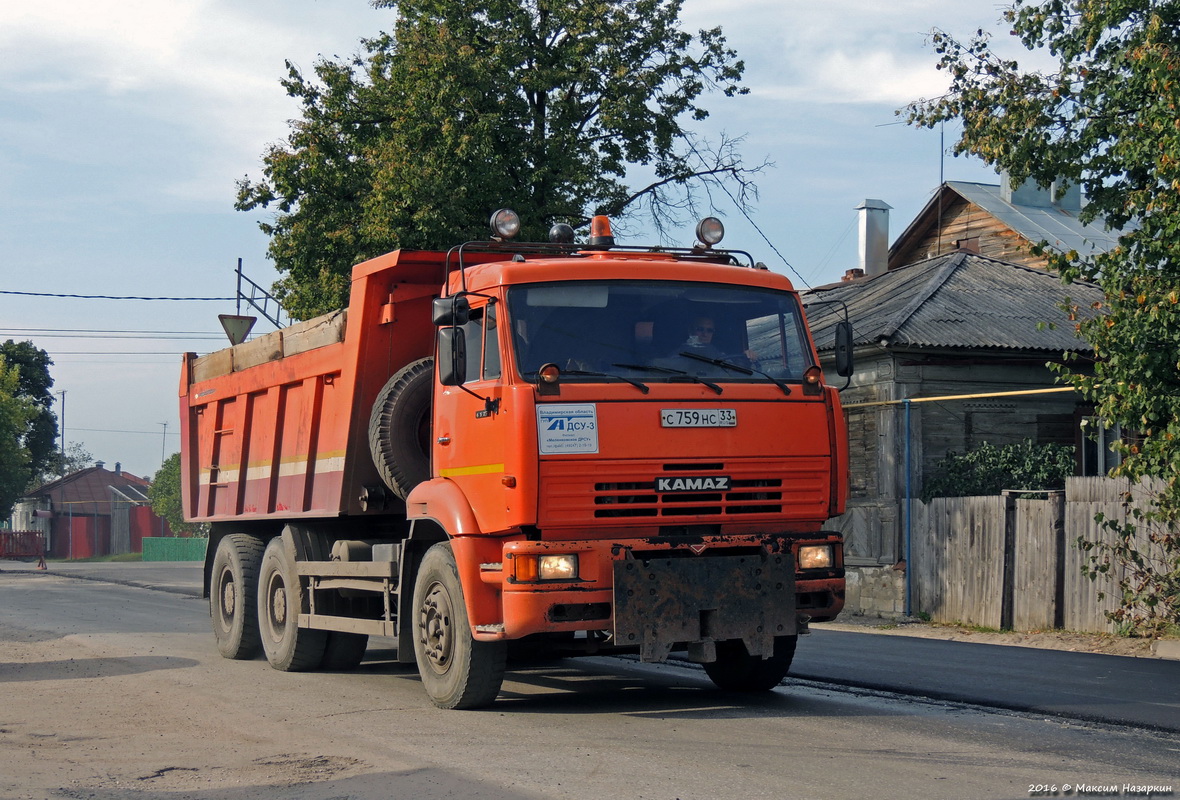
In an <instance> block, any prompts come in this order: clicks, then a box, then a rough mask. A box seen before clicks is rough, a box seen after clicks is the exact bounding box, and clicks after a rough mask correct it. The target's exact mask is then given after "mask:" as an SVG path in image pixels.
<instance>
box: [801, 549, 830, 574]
mask: <svg viewBox="0 0 1180 800" xmlns="http://www.w3.org/2000/svg"><path fill="white" fill-rule="evenodd" d="M831 566H832V546H831V545H830V544H812V545H808V546H806V547H800V548H799V569H827V568H829V567H831Z"/></svg>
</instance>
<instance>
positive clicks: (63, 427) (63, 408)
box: [57, 389, 66, 478]
mask: <svg viewBox="0 0 1180 800" xmlns="http://www.w3.org/2000/svg"><path fill="white" fill-rule="evenodd" d="M57 394H58V396H59V397H61V477H63V478H64V477H65V476H66V390H65V389H62V390H61V391H60V392H58V393H57Z"/></svg>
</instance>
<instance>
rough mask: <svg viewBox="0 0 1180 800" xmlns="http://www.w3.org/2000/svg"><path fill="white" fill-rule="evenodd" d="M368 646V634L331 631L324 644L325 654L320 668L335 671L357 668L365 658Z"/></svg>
mask: <svg viewBox="0 0 1180 800" xmlns="http://www.w3.org/2000/svg"><path fill="white" fill-rule="evenodd" d="M368 647H369V637H368V635H367V634H364V633H344V632H343V631H329V632H328V636H327V643H326V644H325V645H324V656H323V658H321V659H320V669H326V670H332V671H335V672H343V671H345V670H350V669H356V668H357V667H358V666H360V663H361V661H362V660H363V659H364V657H365V650H366V649H368Z"/></svg>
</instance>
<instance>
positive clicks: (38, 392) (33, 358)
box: [0, 339, 59, 488]
mask: <svg viewBox="0 0 1180 800" xmlns="http://www.w3.org/2000/svg"><path fill="white" fill-rule="evenodd" d="M0 356H3V357H4V359H5V360H6V361H7V362H8V364H9V366H11V367H15V368H16V369H17V371H18V373H19V375H20V378H19V388H18V390H17V394H19V395H20V396H21V397H23V398H25V399H26V400H29V401H30V402H31V403H32V404H33V406H34V413H33V417H32V418H31V419H30V420H29V422H28V428H27V429H26V431H25V433H24V436H23V444H24V446H25V448H27V450H28V453H29V469H30V470H31V472H32V476H33V477H34V478H36V477H37V476H40V475H42V474H43V473H45V472H46V471H47V470H49V469H50V468H51V466H52V465H53V464H54V463H56V462H57V461H58V460H59V459H58V456H57V455H56V449H57V416H56V415H55V414H54V413H53V393H52V392H51V389H52V388H53V378H52V376H50V374H49V367H50V366H52V364H53V361H52V359H50V358H49V354H48V353H46V352H45V351H44V350H41V349H39V348H37V347H35V346H34V345H33V343H32V342H15V341H13V340H12V339H9V340H8V341H6V342H4V343H3V344H0ZM34 482H35V481H34ZM24 488H31V487H24Z"/></svg>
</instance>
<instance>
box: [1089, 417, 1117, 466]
mask: <svg viewBox="0 0 1180 800" xmlns="http://www.w3.org/2000/svg"><path fill="white" fill-rule="evenodd" d="M1120 439H1122V429H1121V428H1120V427H1119V426H1118V425H1115V426H1113V427H1110V428H1108V427H1106V426H1105V425H1103V424H1102V420H1101V419H1099V418H1098V417H1083V418H1082V446H1081V454H1082V474H1083V475H1106V474H1107V473H1108V472H1110V471H1111V470H1112V469H1114V468H1115V467H1117V466H1118V465H1119V464H1120V463H1121V462H1122V460H1123V459H1122V456H1120V455H1119V454H1118V453H1117V452H1115V451H1114V449H1113V447H1112V445H1113V444H1114V443H1115V442H1117V441H1119V440H1120Z"/></svg>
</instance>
